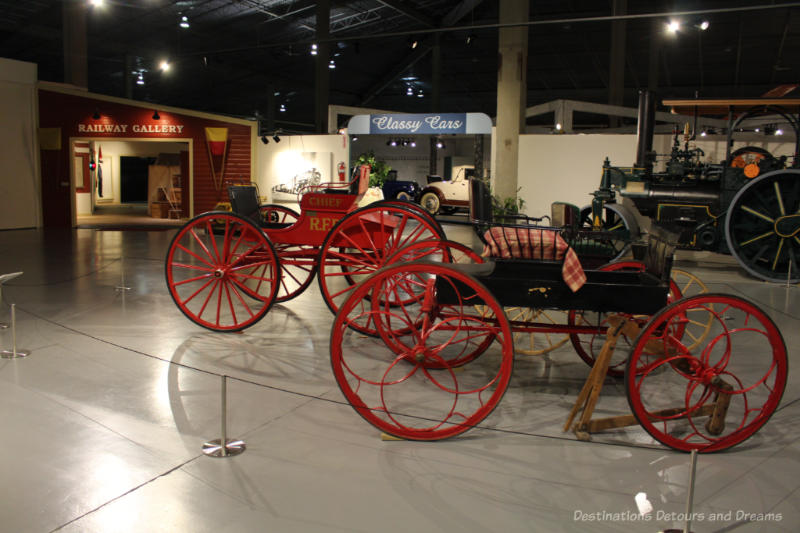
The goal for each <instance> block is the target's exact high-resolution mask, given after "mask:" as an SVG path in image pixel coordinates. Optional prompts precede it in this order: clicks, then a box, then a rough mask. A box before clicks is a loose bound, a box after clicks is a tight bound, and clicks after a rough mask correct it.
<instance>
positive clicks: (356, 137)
mask: <svg viewBox="0 0 800 533" xmlns="http://www.w3.org/2000/svg"><path fill="white" fill-rule="evenodd" d="M350 140H351V141H353V142H356V141H357V140H358V135H353V136H352V137H351V138H350Z"/></svg>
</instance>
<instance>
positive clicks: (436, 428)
mask: <svg viewBox="0 0 800 533" xmlns="http://www.w3.org/2000/svg"><path fill="white" fill-rule="evenodd" d="M420 279H425V280H427V281H426V283H425V286H424V289H423V290H422V292H421V293H420V292H419V291H418V290H417V289H414V291H413V293H412V294H410V295H405V294H401V293H402V292H403V291H405V290H407V287H416V285H417V281H418V280H420ZM437 286H438V287H440V288H442V287H444V288H447V290H448V291H449V292H450V299H449V300H448V301H447V302H441V301H438V300H439V292H438V289H437ZM420 295H421V296H422V297H421V298H420ZM364 301H369V302H371V305H370V306H368V307H365V306H364V305H363V302H364ZM390 302H399V303H396V304H395V305H391V304H390ZM478 306H485V307H487V308H489V309H491V314H492V315H493V317H494V319H493V320H491V321H487V320H485V319H484V318H483V317H482V316H480V315H479V314H478V313H477V311H476V309H477V307H478ZM434 310H436V312H433V311H434ZM370 323H372V324H379V325H380V335H379V338H376V337H372V336H365V335H363V334H360V333H359V332H358V330H360V329H364V328H365V327H367V324H370ZM387 338H389V339H390V342H388V343H387V342H385V340H384V339H387ZM481 339H483V340H486V339H490V342H489V346H487V347H486V349H485V350H483V352H482V354H481V356H480V357H477V358H474V359H472V360H470V361H469V363H468V364H463V361H461V358H462V355H463V354H464V353H465V352H467V351H470V350H472V348H470V346H472V345H475V344H480V343H481V342H483V341H482V340H481ZM330 346H331V366H332V368H333V373H334V376H335V378H336V382H337V384H338V385H339V388H340V389H341V391H342V393H343V394H344V396H345V398H346V399H347V401H348V402H349V403H350V405H351V406H352V407H353V408H354V409H355V410H356V411H357V412H358V413H359V414H360V415H361V416H362V417H363V418H364V419H365V420H367V421H368V422H369V423H370V424H372V425H373V426H375V427H376V428H378V429H380V430H381V431H383V432H385V433H388V434H389V435H393V436H395V437H399V438H404V439H412V440H438V439H443V438H447V437H452V436H455V435H458V434H460V433H463V432H464V431H467V430H468V429H470V428H472V427H474V426H475V425H476V424H479V423H480V422H481V421H482V420H484V419H485V418H486V417H487V416H488V415H489V414H490V413H491V412H492V410H493V409H494V408H495V407H496V406H497V404H498V403H499V401H500V399H501V398H502V396H503V394H504V393H505V390H506V388H507V387H508V383H509V381H510V379H511V371H512V367H513V361H514V357H513V348H512V340H511V329H510V327H509V323H508V320H507V319H506V318H505V314H504V313H503V309H502V307H501V306H500V304H499V303H498V302H497V301H496V300H495V298H494V296H492V295H491V293H489V291H488V290H487V289H486V287H485V286H483V285H482V284H481V283H480V282H478V281H477V280H476V279H475V278H473V277H471V276H469V275H467V274H465V273H463V272H460V271H458V270H455V269H453V268H452V267H450V266H448V265H447V264H444V263H428V262H414V263H404V264H395V265H391V266H388V267H385V268H383V269H381V270H380V271H378V272H376V273H375V274H373V275H372V276H370V277H369V278H367V279H366V280H365V281H363V282H362V283H360V284H359V285H357V286H356V287H355V288H354V289H353V290H352V291H351V292H350V294H349V295H348V297H347V298H346V299H345V301H344V302H342V305H341V306H340V308H339V312H338V313H337V314H336V318H335V320H334V324H333V328H332V331H331V341H330ZM398 346H402V347H403V349H400V350H398ZM455 366H459V367H460V368H459V369H458V371H457V372H456V369H455Z"/></svg>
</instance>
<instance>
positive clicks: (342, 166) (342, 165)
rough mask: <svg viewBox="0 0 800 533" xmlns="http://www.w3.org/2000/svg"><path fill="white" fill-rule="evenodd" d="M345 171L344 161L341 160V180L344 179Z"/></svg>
mask: <svg viewBox="0 0 800 533" xmlns="http://www.w3.org/2000/svg"><path fill="white" fill-rule="evenodd" d="M344 171H345V166H344V161H339V181H344V178H345V175H344Z"/></svg>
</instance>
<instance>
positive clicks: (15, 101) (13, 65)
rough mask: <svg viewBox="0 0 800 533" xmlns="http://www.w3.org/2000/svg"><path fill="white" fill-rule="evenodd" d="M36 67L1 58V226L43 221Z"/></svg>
mask: <svg viewBox="0 0 800 533" xmlns="http://www.w3.org/2000/svg"><path fill="white" fill-rule="evenodd" d="M36 78H37V68H36V65H35V64H34V63H25V62H22V61H14V60H11V59H4V58H0V161H2V162H3V164H2V169H0V229H13V228H32V227H39V226H41V224H42V213H41V180H40V178H39V176H40V173H39V141H38V137H37V135H38V126H37V124H38V107H37V96H36V95H37V93H36Z"/></svg>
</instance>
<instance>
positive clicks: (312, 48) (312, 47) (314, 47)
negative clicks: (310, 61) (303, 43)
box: [309, 44, 317, 56]
mask: <svg viewBox="0 0 800 533" xmlns="http://www.w3.org/2000/svg"><path fill="white" fill-rule="evenodd" d="M309 53H310V54H311V55H312V56H315V55H317V45H316V44H312V45H311V50H309Z"/></svg>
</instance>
